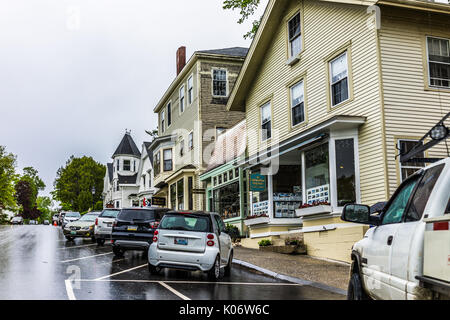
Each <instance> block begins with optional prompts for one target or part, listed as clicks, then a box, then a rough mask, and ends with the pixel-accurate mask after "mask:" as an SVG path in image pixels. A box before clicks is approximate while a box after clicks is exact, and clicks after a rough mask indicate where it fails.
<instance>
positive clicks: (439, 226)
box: [433, 221, 450, 231]
mask: <svg viewBox="0 0 450 320" xmlns="http://www.w3.org/2000/svg"><path fill="white" fill-rule="evenodd" d="M449 224H450V222H448V221H440V222H435V223H433V231H438V230H449Z"/></svg>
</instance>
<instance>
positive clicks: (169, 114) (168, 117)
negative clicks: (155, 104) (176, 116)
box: [167, 103, 172, 126]
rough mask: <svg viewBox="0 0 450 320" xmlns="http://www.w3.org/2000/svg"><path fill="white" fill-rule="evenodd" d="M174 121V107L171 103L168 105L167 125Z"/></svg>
mask: <svg viewBox="0 0 450 320" xmlns="http://www.w3.org/2000/svg"><path fill="white" fill-rule="evenodd" d="M171 123H172V108H171V105H170V103H169V104H168V105H167V126H170V124H171Z"/></svg>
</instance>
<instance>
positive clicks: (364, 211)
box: [341, 204, 380, 225]
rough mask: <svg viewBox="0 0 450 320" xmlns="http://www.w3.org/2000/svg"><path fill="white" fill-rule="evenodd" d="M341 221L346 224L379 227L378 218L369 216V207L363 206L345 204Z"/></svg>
mask: <svg viewBox="0 0 450 320" xmlns="http://www.w3.org/2000/svg"><path fill="white" fill-rule="evenodd" d="M341 219H342V220H343V221H347V222H353V223H361V224H370V225H379V224H380V222H379V221H380V220H379V218H378V217H372V216H371V215H370V207H369V206H366V205H363V204H347V205H345V206H344V209H342V215H341Z"/></svg>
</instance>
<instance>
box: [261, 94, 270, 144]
mask: <svg viewBox="0 0 450 320" xmlns="http://www.w3.org/2000/svg"><path fill="white" fill-rule="evenodd" d="M271 118H272V115H271V110H270V102H269V103H266V104H265V105H263V106H262V107H261V129H262V140H267V139H269V138H270V137H271V136H272V132H271V131H272V130H271V129H272V128H271Z"/></svg>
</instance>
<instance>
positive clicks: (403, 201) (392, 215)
mask: <svg viewBox="0 0 450 320" xmlns="http://www.w3.org/2000/svg"><path fill="white" fill-rule="evenodd" d="M419 178H420V176H414V177H413V178H411V179H409V180H406V181H405V183H404V184H403V185H401V186H400V187H399V189H398V190H397V192H396V193H395V194H394V198H393V199H392V201H391V202H390V204H389V207H388V208H387V210H386V211H385V213H384V215H383V223H382V224H391V223H399V222H401V221H402V217H403V214H404V212H405V209H406V206H407V204H408V200H409V198H410V197H411V193H412V192H413V190H414V187H415V186H416V184H417V182H418V180H419Z"/></svg>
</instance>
